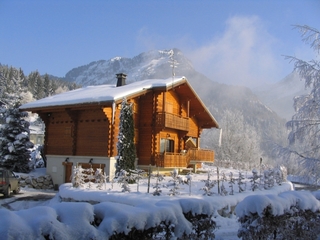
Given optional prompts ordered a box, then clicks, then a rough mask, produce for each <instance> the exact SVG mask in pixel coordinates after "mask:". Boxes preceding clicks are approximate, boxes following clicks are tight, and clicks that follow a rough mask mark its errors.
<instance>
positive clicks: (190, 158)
mask: <svg viewBox="0 0 320 240" xmlns="http://www.w3.org/2000/svg"><path fill="white" fill-rule="evenodd" d="M213 161H214V151H212V150H206V149H189V150H188V151H187V152H185V153H171V152H165V153H158V154H157V155H156V156H155V165H156V166H157V167H164V168H174V167H178V168H185V167H188V165H189V164H195V163H201V162H213Z"/></svg>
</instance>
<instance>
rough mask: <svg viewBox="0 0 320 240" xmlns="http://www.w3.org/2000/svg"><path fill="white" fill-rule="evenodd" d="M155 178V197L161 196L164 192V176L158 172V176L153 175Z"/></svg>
mask: <svg viewBox="0 0 320 240" xmlns="http://www.w3.org/2000/svg"><path fill="white" fill-rule="evenodd" d="M153 177H155V178H156V183H155V184H154V185H153V188H154V192H153V195H154V196H160V195H161V192H162V190H161V184H160V182H161V181H163V180H164V177H163V175H162V174H160V173H159V170H158V171H157V174H155V175H153Z"/></svg>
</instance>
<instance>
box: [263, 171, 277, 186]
mask: <svg viewBox="0 0 320 240" xmlns="http://www.w3.org/2000/svg"><path fill="white" fill-rule="evenodd" d="M263 180H264V181H263V182H264V188H265V189H270V188H272V187H273V186H274V170H273V169H267V170H264V172H263Z"/></svg>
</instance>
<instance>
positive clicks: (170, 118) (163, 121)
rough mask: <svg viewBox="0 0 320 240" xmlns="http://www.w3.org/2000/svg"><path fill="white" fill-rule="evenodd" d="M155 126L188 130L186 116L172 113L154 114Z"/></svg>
mask: <svg viewBox="0 0 320 240" xmlns="http://www.w3.org/2000/svg"><path fill="white" fill-rule="evenodd" d="M156 126H157V127H160V128H172V129H178V130H182V131H189V121H188V118H186V117H181V116H178V115H175V114H172V113H158V114H157V116H156Z"/></svg>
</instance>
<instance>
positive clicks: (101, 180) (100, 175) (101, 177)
mask: <svg viewBox="0 0 320 240" xmlns="http://www.w3.org/2000/svg"><path fill="white" fill-rule="evenodd" d="M94 178H95V182H96V183H97V188H98V189H100V190H102V188H103V186H104V185H105V184H106V182H107V176H106V175H105V173H104V172H103V171H102V169H101V168H97V170H96V172H95V174H94Z"/></svg>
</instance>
